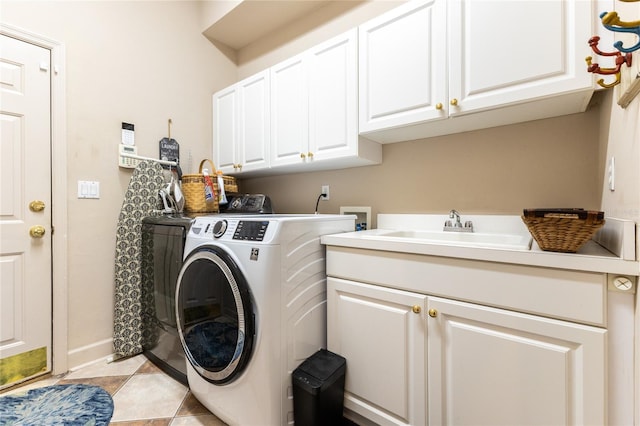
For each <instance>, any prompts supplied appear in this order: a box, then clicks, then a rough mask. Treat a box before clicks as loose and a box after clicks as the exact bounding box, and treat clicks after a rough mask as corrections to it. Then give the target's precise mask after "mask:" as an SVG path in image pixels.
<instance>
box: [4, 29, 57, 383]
mask: <svg viewBox="0 0 640 426" xmlns="http://www.w3.org/2000/svg"><path fill="white" fill-rule="evenodd" d="M0 37H2V39H1V42H2V49H1V52H2V53H1V57H0V96H1V97H2V104H1V106H0V137H1V140H0V190H1V191H0V194H2V195H1V196H0V388H1V387H6V386H8V385H10V384H11V383H16V382H19V381H22V380H24V379H27V378H29V377H34V376H37V375H40V374H44V373H46V372H48V371H50V370H51V333H52V321H51V318H52V317H51V315H52V313H51V300H52V299H51V297H52V288H51V284H52V279H51V276H52V273H51V267H52V252H51V242H52V236H51V234H52V229H51V114H50V102H51V85H50V83H51V82H50V68H51V60H50V58H51V54H50V51H49V50H47V49H45V48H41V47H38V46H35V45H32V44H29V43H25V42H22V41H19V40H16V39H14V38H11V37H7V36H4V35H2V36H0ZM37 202H41V203H37ZM42 232H44V234H42Z"/></svg>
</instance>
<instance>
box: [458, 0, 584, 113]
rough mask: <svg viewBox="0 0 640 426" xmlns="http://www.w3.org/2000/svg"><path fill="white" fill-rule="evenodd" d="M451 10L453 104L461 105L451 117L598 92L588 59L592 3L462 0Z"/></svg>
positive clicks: (575, 1) (535, 0) (551, 0)
mask: <svg viewBox="0 0 640 426" xmlns="http://www.w3.org/2000/svg"><path fill="white" fill-rule="evenodd" d="M447 6H448V12H449V13H448V16H449V31H448V34H449V46H450V47H449V78H450V79H449V101H452V100H454V99H457V105H456V106H450V108H449V115H452V116H454V115H458V114H464V113H468V112H476V111H480V110H483V109H488V108H494V107H499V106H502V105H509V104H517V103H521V102H525V101H528V100H534V99H539V98H545V97H551V96H554V95H557V94H561V93H568V92H573V91H580V90H585V89H588V90H590V89H591V88H592V87H593V79H592V74H590V73H588V72H587V70H586V63H585V60H584V58H585V56H586V54H588V53H589V47H588V43H587V41H588V40H589V38H590V37H591V35H592V34H591V32H592V25H591V23H592V16H591V8H592V4H591V2H589V1H584V0H549V1H539V0H522V1H509V0H494V1H477V0H457V1H451V2H447ZM589 93H590V91H589ZM584 107H586V104H585V105H584Z"/></svg>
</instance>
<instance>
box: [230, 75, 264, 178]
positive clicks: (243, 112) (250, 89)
mask: <svg viewBox="0 0 640 426" xmlns="http://www.w3.org/2000/svg"><path fill="white" fill-rule="evenodd" d="M269 90H270V88H269V71H263V72H261V73H259V74H256V75H254V76H252V77H249V78H247V79H245V80H243V81H241V82H240V83H238V98H239V99H238V103H239V113H238V140H239V143H238V158H239V159H240V164H241V167H242V171H244V172H246V171H250V170H256V169H263V168H267V167H268V166H269V145H270V142H269V140H270V136H271V135H270V127H271V126H270V114H269V109H270V107H269Z"/></svg>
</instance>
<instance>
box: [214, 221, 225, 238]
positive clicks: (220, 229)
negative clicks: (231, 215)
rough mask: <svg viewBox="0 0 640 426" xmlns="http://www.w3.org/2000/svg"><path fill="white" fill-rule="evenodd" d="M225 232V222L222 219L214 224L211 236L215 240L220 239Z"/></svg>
mask: <svg viewBox="0 0 640 426" xmlns="http://www.w3.org/2000/svg"><path fill="white" fill-rule="evenodd" d="M226 230H227V221H226V220H224V219H223V220H219V221H217V222H216V224H215V225H213V236H214V237H215V238H220V237H222V236H223V235H224V233H225V231H226Z"/></svg>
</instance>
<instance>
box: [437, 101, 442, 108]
mask: <svg viewBox="0 0 640 426" xmlns="http://www.w3.org/2000/svg"><path fill="white" fill-rule="evenodd" d="M436 109H437V110H441V109H442V104H441V103H440V102H438V103H437V104H436Z"/></svg>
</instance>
